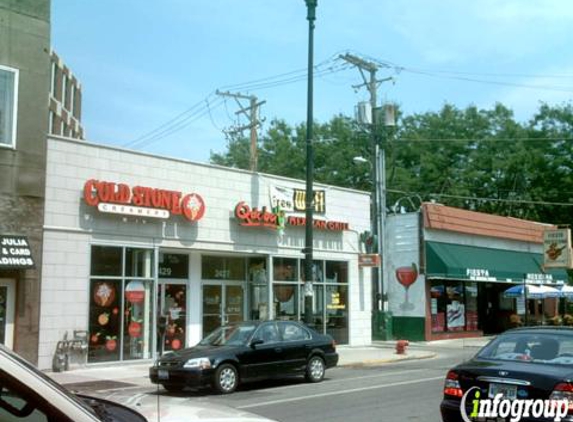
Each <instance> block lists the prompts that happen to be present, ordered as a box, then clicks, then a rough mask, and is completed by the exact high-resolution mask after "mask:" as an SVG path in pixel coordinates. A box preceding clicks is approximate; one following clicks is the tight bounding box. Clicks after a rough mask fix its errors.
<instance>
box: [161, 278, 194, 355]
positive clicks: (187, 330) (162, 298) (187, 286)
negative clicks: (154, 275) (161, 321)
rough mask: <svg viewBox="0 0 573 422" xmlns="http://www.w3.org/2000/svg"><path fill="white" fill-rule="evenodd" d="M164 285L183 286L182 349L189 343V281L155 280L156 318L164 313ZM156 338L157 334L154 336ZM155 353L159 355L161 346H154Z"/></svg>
mask: <svg viewBox="0 0 573 422" xmlns="http://www.w3.org/2000/svg"><path fill="white" fill-rule="evenodd" d="M166 284H173V285H178V286H185V311H186V312H185V340H184V343H185V344H184V347H187V345H188V342H189V309H190V306H189V305H190V300H191V299H190V297H189V280H187V279H186V278H158V279H157V302H156V304H155V306H156V314H157V318H159V316H161V315H164V314H163V311H165V285H166ZM156 337H157V334H156ZM156 349H159V350H156V352H157V353H161V352H162V351H163V345H161V344H157V346H156Z"/></svg>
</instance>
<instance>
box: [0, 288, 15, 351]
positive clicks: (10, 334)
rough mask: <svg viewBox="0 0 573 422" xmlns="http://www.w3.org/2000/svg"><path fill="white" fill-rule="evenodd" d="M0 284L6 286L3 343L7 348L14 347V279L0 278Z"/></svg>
mask: <svg viewBox="0 0 573 422" xmlns="http://www.w3.org/2000/svg"><path fill="white" fill-rule="evenodd" d="M0 286H2V287H7V291H8V294H7V297H6V328H5V330H6V331H5V336H6V338H5V340H4V345H5V346H6V347H8V348H9V349H12V348H14V334H15V327H14V326H15V324H16V279H14V278H0Z"/></svg>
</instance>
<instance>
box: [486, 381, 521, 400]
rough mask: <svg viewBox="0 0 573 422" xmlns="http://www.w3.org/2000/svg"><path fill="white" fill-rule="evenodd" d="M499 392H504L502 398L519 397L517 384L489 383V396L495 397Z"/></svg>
mask: <svg viewBox="0 0 573 422" xmlns="http://www.w3.org/2000/svg"><path fill="white" fill-rule="evenodd" d="M498 394H502V397H501V398H502V399H506V400H515V399H516V398H517V386H516V385H507V384H496V383H493V382H492V383H491V384H490V385H489V391H488V397H489V398H490V399H493V398H494V397H495V396H497V395H498Z"/></svg>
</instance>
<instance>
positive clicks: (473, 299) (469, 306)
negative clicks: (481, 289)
mask: <svg viewBox="0 0 573 422" xmlns="http://www.w3.org/2000/svg"><path fill="white" fill-rule="evenodd" d="M465 289H466V330H468V331H476V330H477V329H478V287H477V283H471V282H466V283H465Z"/></svg>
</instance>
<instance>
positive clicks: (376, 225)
mask: <svg viewBox="0 0 573 422" xmlns="http://www.w3.org/2000/svg"><path fill="white" fill-rule="evenodd" d="M340 58H341V59H342V60H344V61H346V62H348V63H350V64H353V65H354V66H356V67H357V68H358V70H359V71H360V74H361V75H362V79H363V81H364V83H362V84H360V85H355V86H353V88H354V89H359V88H362V87H366V88H367V89H368V92H369V93H370V106H371V107H370V108H371V113H372V114H371V116H370V118H371V121H370V124H371V133H372V170H373V171H372V210H371V213H372V234H373V235H374V236H375V238H377V248H378V254H380V258H381V259H380V265H379V266H378V267H375V268H374V269H373V270H374V271H373V279H374V280H375V281H376V285H375V287H376V289H375V291H376V295H375V298H374V299H375V303H374V305H375V309H377V310H378V311H386V298H385V295H384V272H385V271H386V268H385V266H386V265H387V261H386V260H385V259H384V256H385V255H387V252H386V247H385V246H386V242H385V240H386V168H385V166H386V163H385V154H384V145H383V144H382V145H381V143H380V142H379V140H378V138H377V134H376V131H377V129H378V127H377V124H379V123H383V122H377V121H376V117H377V95H376V94H377V90H378V86H379V85H380V84H381V83H382V82H386V81H391V80H393V79H394V78H392V77H389V78H384V79H376V72H377V71H378V69H379V66H378V65H377V64H376V63H373V62H369V61H366V60H364V59H362V58H360V57H357V56H354V55H352V54H343V55H341V56H340ZM365 71H366V72H368V73H369V78H367V77H366V75H365V73H364V72H365Z"/></svg>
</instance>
